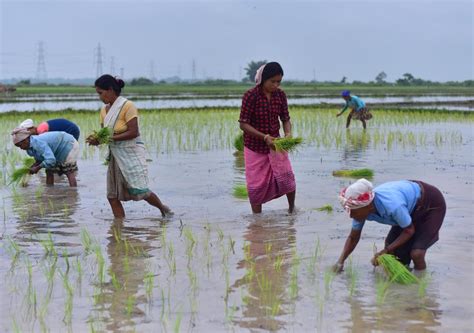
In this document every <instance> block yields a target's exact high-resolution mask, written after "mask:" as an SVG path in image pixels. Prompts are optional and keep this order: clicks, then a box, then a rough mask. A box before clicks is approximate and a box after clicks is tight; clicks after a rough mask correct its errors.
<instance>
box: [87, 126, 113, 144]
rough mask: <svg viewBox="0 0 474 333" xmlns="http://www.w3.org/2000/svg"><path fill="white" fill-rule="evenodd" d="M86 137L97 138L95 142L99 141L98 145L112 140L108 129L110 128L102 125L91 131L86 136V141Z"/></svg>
mask: <svg viewBox="0 0 474 333" xmlns="http://www.w3.org/2000/svg"><path fill="white" fill-rule="evenodd" d="M88 139H91V140H97V142H99V145H103V144H108V143H110V142H111V141H112V133H111V131H110V128H108V127H102V128H101V129H100V130H98V131H93V132H92V134H90V135H89V136H88V137H87V139H86V141H87V140H88Z"/></svg>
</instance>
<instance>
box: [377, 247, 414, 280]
mask: <svg viewBox="0 0 474 333" xmlns="http://www.w3.org/2000/svg"><path fill="white" fill-rule="evenodd" d="M377 262H378V263H379V264H380V265H381V266H382V267H383V269H384V270H385V272H386V273H387V275H388V276H389V278H390V280H391V281H392V282H397V283H401V284H411V283H417V282H418V278H417V277H416V276H415V275H413V274H412V273H411V272H410V271H409V270H408V269H407V268H406V267H405V265H403V264H402V263H401V262H400V261H398V260H397V258H396V257H395V256H394V255H392V254H388V253H386V254H382V255H381V256H378V257H377Z"/></svg>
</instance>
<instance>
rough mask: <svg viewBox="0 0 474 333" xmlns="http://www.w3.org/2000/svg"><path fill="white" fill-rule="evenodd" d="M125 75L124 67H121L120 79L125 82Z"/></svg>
mask: <svg viewBox="0 0 474 333" xmlns="http://www.w3.org/2000/svg"><path fill="white" fill-rule="evenodd" d="M124 73H125V69H124V68H123V67H120V78H121V79H122V80H125V76H124V75H125V74H124Z"/></svg>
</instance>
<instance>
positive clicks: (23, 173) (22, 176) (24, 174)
mask: <svg viewBox="0 0 474 333" xmlns="http://www.w3.org/2000/svg"><path fill="white" fill-rule="evenodd" d="M34 163H35V159H34V158H32V157H25V158H24V159H23V163H22V166H21V167H20V168H17V169H15V170H13V172H12V174H11V177H10V183H9V185H11V184H20V185H21V186H23V187H25V186H27V185H28V180H29V178H30V168H31V166H32V165H33V164H34Z"/></svg>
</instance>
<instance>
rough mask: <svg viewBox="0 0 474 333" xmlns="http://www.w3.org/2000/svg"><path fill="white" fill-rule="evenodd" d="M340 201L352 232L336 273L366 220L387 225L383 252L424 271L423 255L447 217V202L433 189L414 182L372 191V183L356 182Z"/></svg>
mask: <svg viewBox="0 0 474 333" xmlns="http://www.w3.org/2000/svg"><path fill="white" fill-rule="evenodd" d="M339 200H340V201H341V204H342V206H343V207H344V208H345V209H346V210H347V211H348V212H349V213H350V217H351V218H352V219H353V220H352V230H351V232H350V234H349V237H348V238H347V240H346V242H345V245H344V249H343V251H342V254H341V256H340V257H339V260H338V261H337V263H336V265H335V266H334V270H335V271H337V272H338V271H342V269H343V267H344V261H345V260H346V258H347V257H348V256H349V255H350V254H351V253H352V251H353V250H354V249H355V247H356V246H357V243H358V242H359V239H360V235H361V231H362V228H363V226H364V224H365V221H366V220H369V221H376V222H378V223H382V224H386V225H390V226H391V229H390V231H389V233H388V235H387V237H386V238H385V246H384V249H383V250H382V251H379V252H378V253H376V254H375V255H374V257H373V259H372V264H373V265H374V266H377V260H376V258H377V257H378V256H380V255H382V254H384V253H390V254H393V255H395V256H396V257H398V259H399V260H400V261H401V262H402V263H403V264H405V265H407V266H408V265H410V262H411V261H412V260H413V263H414V266H415V270H424V269H425V268H426V262H425V254H426V251H427V250H428V248H429V247H430V246H431V245H433V244H434V243H436V242H437V241H438V238H439V229H440V228H441V225H442V224H443V220H444V216H445V214H446V202H445V201H444V198H443V195H442V194H441V192H440V191H439V190H438V189H437V188H436V187H434V186H432V185H429V184H426V183H424V182H421V181H415V180H400V181H393V182H388V183H384V184H382V185H380V186H378V187H376V188H374V189H373V188H372V183H371V182H369V181H368V180H366V179H359V180H358V181H356V182H355V183H353V184H352V185H350V186H349V187H347V188H344V189H342V190H341V192H340V194H339Z"/></svg>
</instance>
